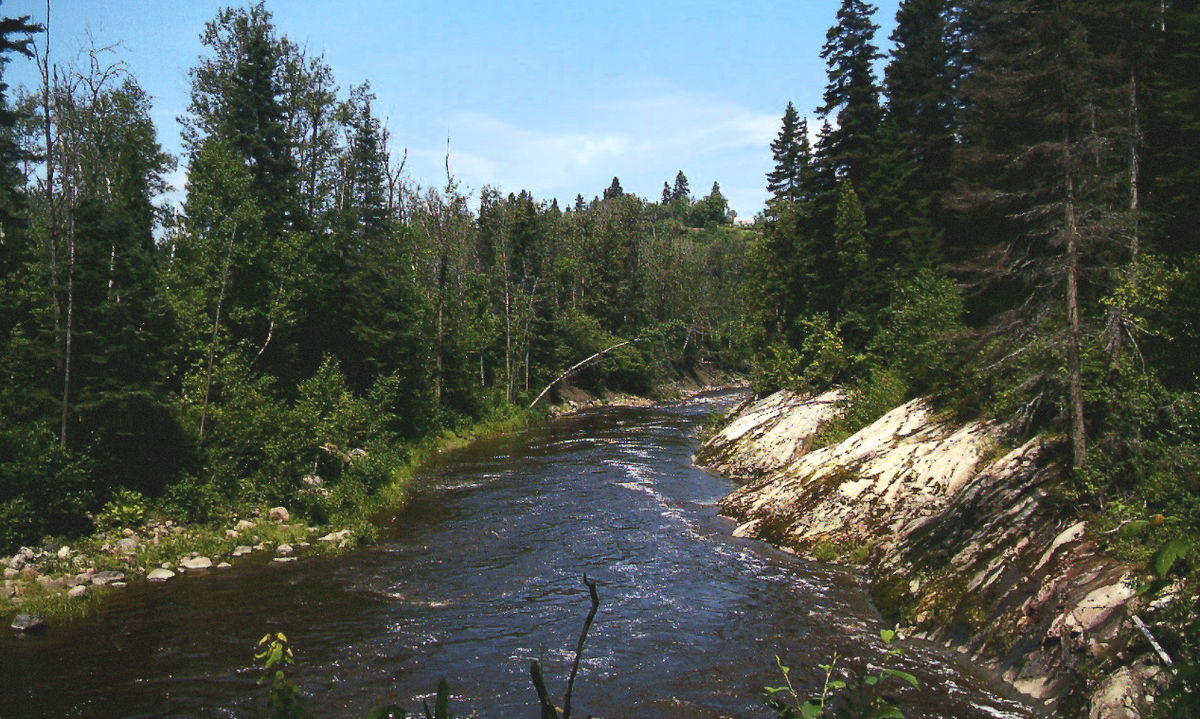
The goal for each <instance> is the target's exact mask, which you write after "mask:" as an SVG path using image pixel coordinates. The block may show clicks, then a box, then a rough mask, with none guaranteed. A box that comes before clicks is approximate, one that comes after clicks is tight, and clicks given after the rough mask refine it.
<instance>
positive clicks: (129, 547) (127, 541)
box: [115, 537, 138, 554]
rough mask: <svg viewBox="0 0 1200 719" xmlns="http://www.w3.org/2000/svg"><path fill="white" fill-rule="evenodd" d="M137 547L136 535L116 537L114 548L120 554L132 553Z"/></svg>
mask: <svg viewBox="0 0 1200 719" xmlns="http://www.w3.org/2000/svg"><path fill="white" fill-rule="evenodd" d="M137 548H138V540H137V537H125V538H124V539H118V540H117V543H116V545H115V549H116V550H117V552H118V553H120V554H133V553H134V552H136V551H137Z"/></svg>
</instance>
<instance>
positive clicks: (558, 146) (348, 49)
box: [0, 0, 899, 218]
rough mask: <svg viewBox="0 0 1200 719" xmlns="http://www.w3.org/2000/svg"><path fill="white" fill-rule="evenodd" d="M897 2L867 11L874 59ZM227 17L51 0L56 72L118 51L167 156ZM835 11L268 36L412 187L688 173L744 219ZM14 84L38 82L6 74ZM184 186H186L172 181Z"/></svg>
mask: <svg viewBox="0 0 1200 719" xmlns="http://www.w3.org/2000/svg"><path fill="white" fill-rule="evenodd" d="M898 2H899V0H882V1H881V2H879V3H878V5H879V8H880V10H879V13H878V15H877V17H876V22H878V23H879V24H880V25H881V30H880V32H879V35H878V36H877V40H878V42H879V43H880V44H881V45H886V40H887V36H888V34H889V33H890V32H891V27H892V24H893V18H894V16H895V12H896V6H897V4H898ZM228 4H230V3H228V2H209V0H52V8H51V10H52V13H53V14H52V16H51V32H52V36H51V52H52V55H53V59H56V61H57V62H59V63H60V64H67V63H69V62H71V61H72V60H74V59H75V58H77V56H78V53H79V51H80V49H81V48H83V47H86V46H87V45H88V44H89V41H88V36H89V33H90V35H91V37H92V38H94V42H95V44H96V45H98V46H104V45H109V44H112V43H117V42H120V43H121V47H120V49H119V51H118V54H117V57H119V58H120V59H122V60H123V61H124V62H125V63H127V64H128V66H129V68H130V69H131V71H132V72H133V74H134V75H135V76H136V77H137V79H138V81H139V82H140V83H141V85H142V86H143V87H144V88H145V89H146V90H147V91H148V92H149V93H150V95H151V96H152V97H153V98H154V117H155V121H156V123H157V125H158V128H159V137H160V141H161V142H162V144H163V145H164V146H165V147H166V148H167V149H168V150H170V151H173V152H178V151H179V147H180V143H179V127H178V124H177V123H176V118H177V117H178V116H180V115H181V114H183V112H184V111H185V110H186V107H187V101H188V79H187V72H188V69H189V68H190V67H191V66H192V65H193V64H194V63H195V61H196V59H197V58H198V57H199V56H200V55H201V54H202V51H203V47H202V46H201V44H200V41H199V35H200V32H201V30H202V29H203V26H204V23H205V22H206V21H207V20H209V19H211V18H212V17H213V16H214V15H215V14H216V12H217V10H218V9H219V8H221V7H223V6H225V5H228ZM838 5H839V3H838V2H837V0H810V1H803V0H792V1H790V2H786V1H783V0H773V1H771V0H741V1H739V2H730V1H729V0H724V1H722V2H712V1H709V0H693V1H690V2H683V1H675V0H652V1H646V0H641V1H640V2H624V1H623V0H609V1H608V2H589V3H582V2H574V1H573V0H571V1H568V0H560V1H559V2H546V1H544V0H526V1H524V2H503V1H500V2H497V1H495V0H493V1H492V2H465V1H455V0H445V1H443V2H431V1H429V0H426V1H424V2H418V1H415V0H355V1H354V2H313V1H311V0H310V1H304V0H274V1H269V2H268V3H267V7H268V8H269V9H270V10H271V11H272V12H273V13H274V15H275V24H276V27H277V29H278V31H279V33H280V34H285V35H287V36H289V37H290V38H291V39H292V40H293V41H295V42H297V43H299V44H301V45H306V46H307V47H308V48H309V50H310V52H314V53H324V55H325V59H326V62H327V63H328V64H329V65H330V66H331V67H332V68H333V71H334V74H335V76H336V78H337V81H338V83H339V84H340V85H341V87H342V89H343V93H344V92H345V91H346V90H347V89H348V88H349V87H350V86H351V85H354V84H358V83H360V82H362V81H364V80H370V81H371V83H372V85H373V87H374V90H375V93H376V95H377V96H378V102H377V109H378V111H379V112H380V114H381V115H383V116H384V117H385V119H386V121H387V124H388V127H389V129H390V130H391V133H392V138H393V149H394V150H396V151H400V150H402V149H404V148H407V149H408V152H409V162H408V166H407V167H408V171H409V175H410V176H411V177H412V178H413V179H414V180H416V181H417V182H420V183H423V184H441V183H442V182H443V180H444V170H443V167H442V163H443V157H444V153H445V148H446V139H447V136H449V138H450V153H451V154H450V158H451V168H452V170H453V172H454V173H455V175H456V177H457V178H458V179H459V180H460V181H461V182H462V183H463V184H464V185H465V186H466V187H467V188H469V189H471V190H474V191H475V192H476V193H477V192H478V190H479V188H480V187H482V186H483V185H485V184H491V185H496V186H499V187H500V188H501V189H503V190H504V191H506V192H508V191H513V192H515V191H518V190H520V189H528V190H531V191H532V192H533V193H534V195H535V196H537V197H539V198H543V199H546V200H549V199H550V198H552V197H557V198H558V199H559V201H560V202H561V203H567V202H570V201H571V200H572V199H573V198H574V197H575V194H576V193H581V194H583V196H584V197H585V198H587V199H591V198H592V196H594V195H598V194H600V193H601V191H602V190H603V189H604V188H605V187H607V186H608V184H609V182H611V180H612V177H613V176H614V175H616V176H619V177H620V178H621V184H622V185H623V186H624V187H625V189H626V191H629V192H635V193H637V194H639V195H643V196H646V197H649V198H651V199H656V198H657V197H658V196H659V194H660V193H661V190H662V183H663V181H664V180H673V179H674V177H675V173H676V172H678V171H679V170H683V171H684V173H685V174H686V175H687V177H688V179H689V181H690V184H691V187H692V190H693V192H694V193H696V194H697V195H703V194H707V192H708V190H709V188H710V187H711V186H712V183H713V181H714V180H716V181H718V182H720V183H721V188H722V191H723V192H724V194H725V195H726V196H727V197H728V198H729V199H730V203H731V205H732V206H733V207H734V209H736V210H737V212H738V214H739V215H741V216H743V217H746V218H749V217H751V216H753V215H754V213H755V212H757V211H758V210H759V209H761V207H762V203H763V200H764V199H765V197H766V191H765V189H764V185H765V180H764V179H763V178H764V175H765V173H766V172H767V171H768V170H769V169H770V164H771V154H770V148H769V147H768V143H769V142H770V141H771V139H772V138H773V137H774V136H775V135H776V134H777V133H778V130H779V119H780V117H781V115H782V114H783V109H784V106H785V105H786V104H787V102H788V101H789V100H791V101H793V102H795V103H796V106H797V108H798V109H799V110H800V111H801V112H802V113H809V114H812V112H813V108H815V107H816V106H817V105H819V104H820V96H821V92H822V89H823V88H824V84H825V68H824V64H823V63H822V61H821V60H820V58H819V57H818V53H819V52H820V48H821V45H822V43H823V42H824V39H825V32H826V30H827V29H828V28H829V26H830V25H832V24H833V23H834V21H835V14H836V12H837V7H838ZM0 13H2V14H4V15H7V16H12V15H23V14H30V15H33V17H34V19H35V20H37V21H43V20H44V18H45V13H46V6H45V2H43V1H40V0H6V1H5V2H3V4H2V5H0ZM6 78H7V79H8V81H9V82H10V84H12V85H17V84H19V83H21V82H24V83H26V84H33V83H35V82H36V72H35V70H34V68H33V64H32V63H31V62H26V61H24V60H23V59H21V58H15V59H14V60H13V62H12V63H11V64H10V65H9V67H8V69H7V70H6ZM175 179H176V182H177V183H178V182H179V181H181V179H182V175H181V174H180V175H178V176H177V177H176V178H175Z"/></svg>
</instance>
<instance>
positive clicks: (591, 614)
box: [529, 343, 628, 719]
mask: <svg viewBox="0 0 1200 719" xmlns="http://www.w3.org/2000/svg"><path fill="white" fill-rule="evenodd" d="M626 344H628V343H626ZM531 406H532V405H531ZM583 583H584V584H585V585H587V588H588V593H589V594H590V595H591V598H592V608H591V609H590V610H589V611H588V615H587V619H584V620H583V631H581V632H580V633H579V642H578V643H577V644H576V645H575V661H574V662H573V663H572V664H571V676H570V677H569V678H568V679H567V691H566V693H565V694H564V695H563V708H562V710H561V711H559V709H558V708H557V707H555V706H554V703H553V702H551V701H550V692H548V691H547V690H546V678H545V677H544V676H543V675H542V663H541V662H540V661H538V660H537V659H534V660H533V663H532V664H531V665H530V667H529V674H530V676H531V677H532V678H533V688H534V689H536V690H537V695H538V705H539V706H540V707H541V710H542V716H541V719H571V693H572V692H573V691H574V689H575V676H576V675H577V674H579V661H580V659H582V657H583V645H584V642H586V641H587V635H588V631H589V630H591V628H592V621H593V620H595V618H596V612H597V611H598V610H599V609H600V595H599V594H598V593H597V592H596V582H595V581H594V580H591V579H588V575H586V574H584V575H583Z"/></svg>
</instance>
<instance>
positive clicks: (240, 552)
mask: <svg viewBox="0 0 1200 719" xmlns="http://www.w3.org/2000/svg"><path fill="white" fill-rule="evenodd" d="M253 551H254V548H253V547H247V546H246V545H244V544H241V545H238V546H237V548H235V549H234V550H233V556H234V557H244V556H246V555H247V554H250V553H251V552H253Z"/></svg>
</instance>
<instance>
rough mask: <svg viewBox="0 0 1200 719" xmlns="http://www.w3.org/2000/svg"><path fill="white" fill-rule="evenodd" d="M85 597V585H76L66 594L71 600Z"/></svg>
mask: <svg viewBox="0 0 1200 719" xmlns="http://www.w3.org/2000/svg"><path fill="white" fill-rule="evenodd" d="M87 595H88V588H87V585H86V584H77V585H75V586H74V587H71V589H70V590H69V591H68V592H67V596H68V597H70V598H71V599H83V598H84V597H86V596H87Z"/></svg>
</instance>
